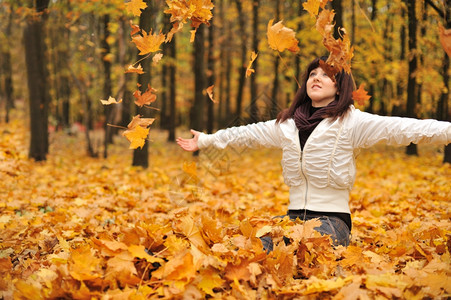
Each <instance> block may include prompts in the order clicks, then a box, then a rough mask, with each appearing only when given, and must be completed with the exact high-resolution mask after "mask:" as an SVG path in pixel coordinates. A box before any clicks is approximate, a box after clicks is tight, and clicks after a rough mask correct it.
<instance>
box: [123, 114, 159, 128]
mask: <svg viewBox="0 0 451 300" xmlns="http://www.w3.org/2000/svg"><path fill="white" fill-rule="evenodd" d="M154 121H155V119H154V118H141V115H136V116H134V117H133V119H132V120H131V122H130V123H129V124H128V125H127V128H128V129H134V128H135V127H136V126H141V127H144V128H146V127H148V126H149V125H152V123H153V122H154Z"/></svg>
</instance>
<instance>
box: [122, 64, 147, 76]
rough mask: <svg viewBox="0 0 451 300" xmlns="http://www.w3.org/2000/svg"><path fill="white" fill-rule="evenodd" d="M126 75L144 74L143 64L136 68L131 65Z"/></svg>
mask: <svg viewBox="0 0 451 300" xmlns="http://www.w3.org/2000/svg"><path fill="white" fill-rule="evenodd" d="M125 73H137V74H144V70H143V67H142V66H141V64H139V65H138V66H137V67H136V68H135V67H133V65H129V66H128V68H127V70H126V71H125Z"/></svg>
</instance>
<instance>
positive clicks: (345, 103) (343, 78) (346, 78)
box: [276, 56, 356, 123]
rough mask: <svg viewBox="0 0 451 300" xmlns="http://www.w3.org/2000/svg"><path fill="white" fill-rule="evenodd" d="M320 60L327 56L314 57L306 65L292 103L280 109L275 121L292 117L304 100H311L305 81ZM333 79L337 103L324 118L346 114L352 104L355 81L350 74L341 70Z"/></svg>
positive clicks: (325, 58)
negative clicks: (336, 92) (335, 86)
mask: <svg viewBox="0 0 451 300" xmlns="http://www.w3.org/2000/svg"><path fill="white" fill-rule="evenodd" d="M320 60H322V61H324V62H325V61H326V60H327V57H326V56H322V57H318V58H315V59H314V60H313V61H312V62H311V63H310V64H309V65H308V67H307V70H306V71H305V73H304V75H303V76H302V84H301V87H300V88H299V89H298V91H297V93H296V95H295V96H294V100H293V103H291V105H290V107H289V108H286V109H284V110H282V111H281V112H280V113H279V114H278V115H277V121H276V122H277V123H279V122H280V123H282V122H284V121H285V120H287V119H289V118H292V117H293V115H294V112H295V111H296V109H297V108H298V107H299V106H300V105H301V104H303V103H305V102H311V101H312V100H311V99H310V97H309V96H308V95H307V88H306V83H307V79H308V77H309V74H310V72H311V71H312V70H314V69H316V68H318V67H319V66H320ZM335 81H336V84H337V91H338V95H336V96H335V100H336V101H337V105H335V106H332V107H331V108H329V109H328V110H327V111H326V113H325V116H324V117H326V118H332V119H337V118H340V117H342V116H344V115H345V114H346V112H347V111H348V110H349V107H350V105H351V104H354V100H352V92H353V91H354V90H355V88H356V87H355V82H354V79H353V78H352V74H348V73H346V72H345V71H341V72H339V73H337V74H336V75H335Z"/></svg>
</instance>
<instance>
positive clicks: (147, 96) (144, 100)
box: [133, 84, 157, 107]
mask: <svg viewBox="0 0 451 300" xmlns="http://www.w3.org/2000/svg"><path fill="white" fill-rule="evenodd" d="M156 91H157V90H156V89H154V88H151V87H150V84H149V85H148V86H147V91H145V92H144V94H141V91H140V90H137V91H135V92H134V93H133V97H135V99H136V100H135V104H136V105H138V106H139V107H142V106H143V105H149V104H151V103H152V102H155V100H157V95H155V94H152V93H154V92H156Z"/></svg>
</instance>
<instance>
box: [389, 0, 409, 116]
mask: <svg viewBox="0 0 451 300" xmlns="http://www.w3.org/2000/svg"><path fill="white" fill-rule="evenodd" d="M405 16H406V11H405V9H404V8H402V11H401V19H402V20H404V18H405ZM399 42H400V52H399V61H400V62H401V63H403V62H404V60H405V59H406V26H405V25H404V22H403V23H402V25H401V30H400V33H399ZM403 94H404V87H403V84H402V78H400V76H398V80H397V84H396V96H397V98H398V99H401V98H402V95H403ZM392 115H393V116H403V115H405V113H404V112H403V110H402V108H401V105H395V106H393V108H392Z"/></svg>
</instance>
